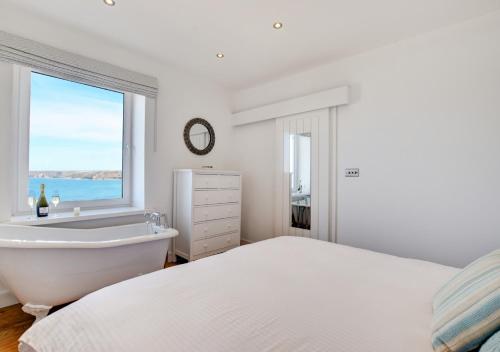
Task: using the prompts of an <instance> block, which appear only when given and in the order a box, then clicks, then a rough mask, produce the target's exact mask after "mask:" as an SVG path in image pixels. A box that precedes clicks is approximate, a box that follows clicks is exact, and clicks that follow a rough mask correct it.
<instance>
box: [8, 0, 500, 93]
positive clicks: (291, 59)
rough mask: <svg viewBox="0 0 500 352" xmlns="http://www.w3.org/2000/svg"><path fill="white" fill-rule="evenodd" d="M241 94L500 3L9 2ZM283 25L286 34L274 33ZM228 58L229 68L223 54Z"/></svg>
mask: <svg viewBox="0 0 500 352" xmlns="http://www.w3.org/2000/svg"><path fill="white" fill-rule="evenodd" d="M0 2H5V3H9V4H10V5H11V6H15V7H17V8H21V9H23V10H28V11H30V12H32V13H35V14H42V15H44V16H46V17H49V18H50V19H52V20H53V21H55V22H61V24H68V25H71V26H73V27H76V28H79V29H81V30H83V31H86V32H90V33H93V34H97V35H99V36H102V37H105V38H107V39H108V40H112V41H114V42H117V43H119V44H120V45H122V46H125V47H128V48H130V49H133V50H137V51H140V52H143V53H144V54H147V55H148V56H151V57H155V58H157V59H159V60H161V61H162V62H165V63H171V64H174V65H177V66H180V67H184V68H186V69H188V70H191V71H193V72H196V73H198V74H202V75H204V76H207V77H209V78H211V79H212V80H214V81H216V82H218V83H220V84H222V85H223V86H225V87H227V88H232V89H240V88H244V87H249V86H252V85H255V84H258V83H261V82H265V81H268V80H271V79H274V78H277V77H280V76H283V75H286V74H290V73H294V72H297V71H301V70H304V69H307V68H309V67H312V66H315V65H318V64H321V63H325V62H328V61H332V60H335V59H339V58H342V57H346V56H349V55H353V54H356V53H360V52H363V51H366V50H369V49H372V48H376V47H379V46H382V45H385V44H389V43H391V42H395V41H398V40H401V39H403V38H407V37H411V36H413V35H415V34H418V33H422V32H427V31H430V30H433V29H436V28H439V27H444V26H447V25H450V24H453V23H457V22H460V21H463V20H466V19H469V18H473V17H476V16H480V15H483V14H486V13H488V12H492V11H496V10H499V9H500V0H377V1H374V0H343V1H341V0H149V1H145V0H142V1H140V0H135V1H134V0H116V6H114V7H109V6H106V5H105V4H104V3H103V1H102V0H71V1H68V0H50V1H48V0H45V1H40V0H0ZM275 21H281V22H283V24H284V27H283V28H282V29H280V30H276V29H273V26H272V25H273V23H274V22H275ZM218 52H222V53H224V55H225V57H224V58H223V59H218V58H217V57H216V54H217V53H218Z"/></svg>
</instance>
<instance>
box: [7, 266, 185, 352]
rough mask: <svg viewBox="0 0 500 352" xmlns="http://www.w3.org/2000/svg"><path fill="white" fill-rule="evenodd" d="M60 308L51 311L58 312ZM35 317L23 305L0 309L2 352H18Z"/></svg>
mask: <svg viewBox="0 0 500 352" xmlns="http://www.w3.org/2000/svg"><path fill="white" fill-rule="evenodd" d="M183 263H185V261H184V260H182V259H181V258H179V260H178V261H177V263H166V264H165V268H168V267H171V266H174V265H178V264H183ZM59 308H60V307H54V309H53V310H51V313H52V312H53V311H56V310H57V309H59ZM33 320H35V319H34V318H33V316H31V315H29V314H26V313H24V312H23V311H22V310H21V305H20V304H16V305H14V306H10V307H5V308H0V352H17V345H18V342H17V340H18V339H19V337H21V335H22V334H23V333H24V332H25V331H26V330H28V328H29V327H30V326H31V324H33Z"/></svg>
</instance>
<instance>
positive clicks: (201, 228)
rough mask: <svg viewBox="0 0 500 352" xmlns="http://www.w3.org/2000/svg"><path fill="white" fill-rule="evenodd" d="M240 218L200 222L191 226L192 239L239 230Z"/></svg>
mask: <svg viewBox="0 0 500 352" xmlns="http://www.w3.org/2000/svg"><path fill="white" fill-rule="evenodd" d="M239 231H240V219H239V218H238V219H224V220H216V221H208V222H202V223H200V224H196V225H194V226H193V240H195V241H197V240H202V239H205V238H210V237H214V236H217V235H220V234H223V233H229V232H239Z"/></svg>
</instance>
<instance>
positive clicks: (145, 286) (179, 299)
mask: <svg viewBox="0 0 500 352" xmlns="http://www.w3.org/2000/svg"><path fill="white" fill-rule="evenodd" d="M457 271H458V269H455V268H451V267H446V266H442V265H438V264H433V263H429V262H424V261H418V260H411V259H404V258H399V257H394V256H390V255H385V254H379V253H375V252H370V251H366V250H361V249H356V248H352V247H347V246H342V245H337V244H332V243H327V242H322V241H317V240H311V239H305V238H297V237H278V238H274V239H271V240H267V241H262V242H259V243H255V244H251V245H247V246H243V247H239V248H236V249H234V250H231V251H228V252H226V253H223V254H220V255H217V256H213V257H209V258H205V259H201V260H198V261H195V262H191V263H189V264H185V265H179V266H176V267H173V268H170V269H166V270H160V271H157V272H154V273H151V274H148V275H144V276H141V277H138V278H135V279H131V280H128V281H124V282H121V283H118V284H115V285H112V286H109V287H106V288H104V289H102V290H99V291H97V292H94V293H92V294H89V295H88V296H86V297H84V298H82V299H81V300H79V301H78V302H75V303H73V304H71V305H69V306H67V307H66V308H64V309H61V310H59V311H57V312H56V313H54V314H52V315H50V316H49V317H47V318H45V319H44V320H42V321H41V322H39V323H37V324H36V325H34V326H33V327H31V328H30V329H29V330H28V331H27V332H26V333H25V334H24V335H23V336H22V337H21V338H20V342H21V344H20V349H21V351H30V352H33V351H36V352H48V351H58V352H59V351H73V352H78V351H81V352H84V351H85V352H87V351H88V352H101V351H102V352H110V351H120V352H128V351H130V352H132V351H133V352H137V351H162V352H166V351H176V352H182V351H186V352H187V351H190V352H193V351H204V352H224V351H227V352H235V351H243V352H245V351H248V352H250V351H259V352H261V351H287V352H298V351H304V352H305V351H307V352H310V351H336V352H367V351H370V352H401V351H405V352H432V346H431V330H430V324H431V316H432V304H431V303H432V296H433V295H434V293H435V292H436V291H437V290H438V289H439V287H440V286H441V285H443V283H444V282H445V281H447V280H448V279H450V277H451V276H452V275H454V274H455V273H456V272H457Z"/></svg>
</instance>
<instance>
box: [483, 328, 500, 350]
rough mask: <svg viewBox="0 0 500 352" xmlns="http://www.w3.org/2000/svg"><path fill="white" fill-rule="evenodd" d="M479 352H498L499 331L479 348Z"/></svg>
mask: <svg viewBox="0 0 500 352" xmlns="http://www.w3.org/2000/svg"><path fill="white" fill-rule="evenodd" d="M479 352H500V331H497V333H496V334H495V335H493V336H492V337H490V338H489V339H488V341H486V342H485V344H484V345H483V346H482V347H481V349H480V350H479Z"/></svg>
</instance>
